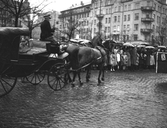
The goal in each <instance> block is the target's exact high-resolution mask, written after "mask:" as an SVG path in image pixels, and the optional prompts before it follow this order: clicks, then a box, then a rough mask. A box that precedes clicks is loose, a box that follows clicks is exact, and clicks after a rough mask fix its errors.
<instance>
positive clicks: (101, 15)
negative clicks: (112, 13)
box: [96, 0, 104, 34]
mask: <svg viewBox="0 0 167 128" xmlns="http://www.w3.org/2000/svg"><path fill="white" fill-rule="evenodd" d="M99 1H100V7H99V15H97V16H96V17H97V19H98V20H99V22H98V24H97V25H98V29H99V34H101V28H102V22H101V21H102V19H103V17H104V16H103V14H102V13H101V0H99Z"/></svg>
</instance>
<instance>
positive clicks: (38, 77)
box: [26, 72, 45, 85]
mask: <svg viewBox="0 0 167 128" xmlns="http://www.w3.org/2000/svg"><path fill="white" fill-rule="evenodd" d="M44 78H45V74H42V73H38V72H34V73H32V74H31V75H29V76H26V79H27V80H28V81H29V82H30V83H31V84H33V85H37V84H39V83H41V82H42V81H43V79H44Z"/></svg>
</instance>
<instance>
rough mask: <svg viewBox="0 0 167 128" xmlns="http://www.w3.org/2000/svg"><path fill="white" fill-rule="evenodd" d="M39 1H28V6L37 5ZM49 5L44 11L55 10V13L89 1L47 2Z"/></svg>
mask: <svg viewBox="0 0 167 128" xmlns="http://www.w3.org/2000/svg"><path fill="white" fill-rule="evenodd" d="M40 1H43V0H29V2H30V4H32V5H39V4H40ZM47 1H48V3H50V4H49V5H48V6H47V7H46V8H45V11H50V10H55V11H62V10H66V9H69V7H70V6H72V5H75V4H80V3H81V1H83V3H90V2H91V0H47Z"/></svg>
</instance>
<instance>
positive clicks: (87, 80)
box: [86, 65, 91, 82]
mask: <svg viewBox="0 0 167 128" xmlns="http://www.w3.org/2000/svg"><path fill="white" fill-rule="evenodd" d="M86 70H87V72H86V82H89V79H90V73H91V65H89V66H88V67H87V68H86Z"/></svg>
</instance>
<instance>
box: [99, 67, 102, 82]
mask: <svg viewBox="0 0 167 128" xmlns="http://www.w3.org/2000/svg"><path fill="white" fill-rule="evenodd" d="M101 72H102V67H101V65H100V66H99V75H98V83H99V84H100V83H101V79H100V77H101Z"/></svg>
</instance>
